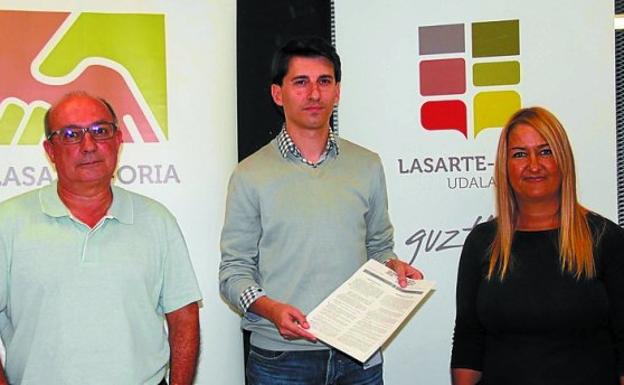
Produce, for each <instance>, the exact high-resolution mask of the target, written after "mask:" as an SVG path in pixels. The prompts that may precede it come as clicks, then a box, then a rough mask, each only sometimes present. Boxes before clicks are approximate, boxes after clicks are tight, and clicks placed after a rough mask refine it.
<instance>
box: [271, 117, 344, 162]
mask: <svg viewBox="0 0 624 385" xmlns="http://www.w3.org/2000/svg"><path fill="white" fill-rule="evenodd" d="M337 137H338V133H337V132H334V130H333V129H332V128H330V129H329V137H328V138H327V146H326V147H325V154H327V153H329V151H330V150H331V149H332V148H333V149H335V151H336V155H338V154H339V153H340V149H339V147H338V140H337ZM277 146H278V148H279V151H280V153H281V154H282V157H284V158H286V157H287V156H288V153H291V154H292V155H293V156H294V157H295V158H297V159H303V156H302V155H301V152H300V151H299V149H298V148H297V146H296V145H295V142H293V140H292V138H291V137H290V135H289V134H288V131H287V130H286V123H284V124H283V125H282V129H281V131H280V133H279V134H277Z"/></svg>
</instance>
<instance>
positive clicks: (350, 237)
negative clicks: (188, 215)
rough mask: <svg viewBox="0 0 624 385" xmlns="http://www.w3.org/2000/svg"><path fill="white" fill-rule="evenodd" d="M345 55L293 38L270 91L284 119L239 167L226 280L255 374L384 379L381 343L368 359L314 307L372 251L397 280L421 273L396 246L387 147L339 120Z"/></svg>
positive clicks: (303, 381) (226, 244)
mask: <svg viewBox="0 0 624 385" xmlns="http://www.w3.org/2000/svg"><path fill="white" fill-rule="evenodd" d="M340 71H341V70H340V58H339V57H338V54H337V53H336V51H335V49H334V48H333V47H332V46H331V45H329V44H327V43H326V42H325V41H324V40H322V39H318V38H305V39H297V40H291V41H290V42H288V43H287V44H286V45H285V46H284V47H282V48H281V49H280V50H279V51H278V52H277V53H276V54H275V57H274V58H273V66H272V76H273V78H272V85H271V95H272V97H273V101H274V102H275V104H277V105H278V106H279V107H281V109H283V112H284V117H285V123H284V126H283V128H282V130H281V132H280V133H279V134H278V135H277V137H276V138H275V139H273V140H272V141H271V142H270V143H269V144H267V145H266V146H264V147H263V148H261V149H260V150H259V151H257V152H256V153H255V154H253V155H251V156H250V157H248V158H247V159H245V160H243V161H242V162H241V163H240V164H239V165H238V167H237V168H236V170H234V173H233V174H232V177H231V179H230V184H229V188H228V197H227V209H226V215H225V224H224V226H223V232H222V236H221V258H222V259H221V265H220V269H219V280H220V288H221V293H222V295H223V297H224V298H225V299H226V300H227V301H228V302H229V303H230V304H231V305H232V306H235V307H236V308H238V309H239V310H240V311H241V313H243V314H244V317H243V328H244V329H246V330H250V331H251V351H250V353H249V360H248V367H247V379H248V381H249V383H250V384H253V385H259V384H273V383H280V384H298V385H307V384H309V385H317V384H323V383H331V384H361V385H365V384H366V385H373V384H375V385H376V384H382V383H383V378H382V365H380V364H381V356H380V354H376V355H374V356H373V357H372V358H371V359H370V360H369V362H367V363H365V364H364V365H362V364H360V363H358V362H357V361H355V360H353V359H351V358H350V357H348V356H346V355H344V354H342V353H340V352H338V351H336V350H334V349H331V348H330V347H328V346H327V345H324V344H323V343H321V342H319V341H317V340H316V338H315V337H314V335H312V334H311V333H310V332H309V331H308V330H307V329H308V328H309V325H308V322H307V321H306V317H305V314H307V313H308V312H309V311H310V310H312V309H313V308H314V307H315V306H316V305H318V304H319V303H320V302H321V301H322V300H323V299H324V298H325V297H326V296H327V295H329V294H330V293H331V292H332V291H333V290H335V289H336V288H337V287H338V286H340V284H341V283H343V282H344V281H345V280H346V279H347V278H348V277H349V276H350V275H351V274H353V273H354V272H355V271H356V270H357V269H358V268H359V267H360V266H361V265H362V264H363V263H365V262H366V261H367V260H368V259H369V258H374V259H376V260H378V261H380V262H383V263H386V265H387V266H389V267H390V268H392V269H393V270H395V271H396V272H397V274H398V277H399V284H400V285H401V286H405V285H406V281H405V280H406V277H410V278H422V274H421V273H420V272H419V271H418V270H416V269H414V268H413V267H411V266H410V265H409V264H406V263H404V262H402V261H400V260H399V259H397V257H396V255H395V254H394V252H393V251H392V248H393V246H394V243H393V239H392V238H393V229H392V225H391V223H390V220H389V218H388V204H387V194H386V185H385V178H384V173H383V167H382V165H381V161H380V159H379V156H378V155H377V154H375V153H373V152H371V151H369V150H367V149H365V148H362V147H360V146H358V145H356V144H354V143H351V142H349V141H347V140H345V139H342V138H339V137H338V135H337V133H335V132H333V131H332V129H331V127H330V119H331V114H332V111H333V108H334V106H335V105H337V104H338V100H339V97H340V75H341V72H340Z"/></svg>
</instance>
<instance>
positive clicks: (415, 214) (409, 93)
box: [334, 0, 617, 385]
mask: <svg viewBox="0 0 624 385" xmlns="http://www.w3.org/2000/svg"><path fill="white" fill-rule="evenodd" d="M334 6H335V30H336V46H337V48H338V52H339V53H340V55H341V58H342V64H343V77H342V85H341V86H342V88H341V99H340V109H339V129H340V134H341V135H342V136H344V137H346V138H348V139H352V140H354V141H355V142H357V143H360V144H362V145H364V146H366V147H368V148H371V149H373V150H375V151H377V152H378V153H379V154H380V156H381V158H382V160H383V162H384V167H385V172H386V177H387V184H388V191H389V205H390V215H391V219H392V220H393V223H394V226H395V241H396V251H397V253H398V254H399V256H400V257H401V258H402V259H404V260H405V261H407V262H411V263H412V264H413V265H414V266H417V267H419V268H420V269H422V270H423V271H424V273H425V277H426V278H427V279H430V280H434V281H437V291H436V292H435V293H434V294H433V295H432V296H431V298H430V299H429V301H428V302H427V303H425V304H424V306H423V307H422V308H421V309H420V310H419V311H418V312H417V313H416V314H415V315H414V316H413V317H412V319H411V321H410V322H408V323H407V324H406V325H405V327H404V328H403V330H402V331H401V332H400V333H398V334H397V335H395V337H394V339H393V340H392V342H391V343H390V344H389V346H388V348H387V349H386V351H385V353H386V367H385V378H386V382H387V383H388V384H392V385H400V384H405V385H407V384H447V383H449V381H450V379H449V369H448V368H449V358H450V350H451V336H452V329H453V324H454V317H455V309H454V306H455V281H456V275H457V263H458V260H459V255H460V252H461V247H462V244H463V242H464V239H465V238H466V235H467V234H468V232H469V231H470V230H471V229H472V228H473V227H474V226H475V225H476V224H478V223H481V222H483V221H486V220H488V218H491V216H492V215H493V214H494V209H493V207H494V205H493V189H494V181H493V178H492V175H493V174H492V171H493V163H494V159H495V156H494V153H495V148H496V144H497V141H498V136H499V133H500V128H501V126H503V125H504V124H505V121H506V120H507V119H508V118H509V116H510V114H511V113H512V112H514V111H515V110H517V109H518V108H520V107H528V106H534V105H541V106H544V107H546V108H548V109H549V110H551V111H552V112H553V113H555V115H556V116H558V117H559V119H560V120H561V121H562V123H563V125H564V127H566V129H567V132H568V134H569V137H570V140H571V142H572V146H573V149H574V154H575V157H576V166H577V174H578V187H579V190H580V199H581V201H582V203H584V204H585V205H586V206H587V207H589V208H590V209H592V210H595V211H597V212H599V213H601V214H602V215H604V216H606V217H608V218H611V219H616V214H617V211H616V153H615V100H614V33H613V2H612V1H607V0H599V1H591V2H589V1H583V0H573V1H568V2H557V1H543V0H527V1H522V2H517V1H499V0H473V1H461V0H445V1H411V0H397V1H392V2H388V1H382V0H370V1H367V2H362V1H357V0H339V1H335V2H334Z"/></svg>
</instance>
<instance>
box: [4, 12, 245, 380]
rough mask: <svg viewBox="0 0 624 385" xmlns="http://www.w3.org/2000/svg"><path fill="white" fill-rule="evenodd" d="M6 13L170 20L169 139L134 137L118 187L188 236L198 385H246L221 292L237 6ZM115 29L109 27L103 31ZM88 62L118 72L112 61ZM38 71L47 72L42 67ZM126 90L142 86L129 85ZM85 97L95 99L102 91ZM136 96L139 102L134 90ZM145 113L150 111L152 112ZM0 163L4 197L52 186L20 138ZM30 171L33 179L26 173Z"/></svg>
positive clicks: (37, 149)
mask: <svg viewBox="0 0 624 385" xmlns="http://www.w3.org/2000/svg"><path fill="white" fill-rule="evenodd" d="M1 7H2V10H7V9H13V10H29V11H55V12H58V11H70V12H75V14H72V17H77V16H79V14H77V13H79V12H81V11H83V12H94V13H104V14H108V13H113V14H116V13H141V14H159V15H164V18H165V39H166V65H167V78H166V82H167V83H166V84H167V88H166V91H167V95H168V97H167V103H166V108H167V112H168V128H169V129H168V131H169V135H168V138H165V137H164V135H163V134H162V132H161V131H162V130H161V129H159V128H158V127H157V126H156V125H154V124H152V128H153V129H154V130H155V131H156V132H157V135H158V137H159V141H158V142H157V143H144V142H143V141H142V140H140V139H137V136H136V135H134V137H135V139H136V140H135V143H126V144H124V147H123V149H122V156H121V159H120V167H121V168H120V169H121V174H120V176H119V178H118V180H117V184H119V185H120V186H122V187H125V188H128V189H130V190H133V191H136V192H139V193H143V194H145V195H148V196H150V197H153V198H155V199H157V200H159V201H161V202H163V203H164V204H165V205H167V207H169V209H170V210H171V211H172V212H173V213H174V214H175V215H176V217H177V218H178V221H179V223H180V226H181V227H182V230H183V232H184V235H185V237H186V240H187V243H188V246H189V249H190V253H191V257H192V261H193V265H194V267H195V272H196V274H197V276H198V279H199V282H200V286H201V290H202V294H203V297H204V300H203V307H202V309H201V328H202V346H201V357H200V364H199V372H198V376H197V380H196V384H201V385H209V384H241V383H242V382H243V371H242V360H241V357H242V348H241V344H242V343H241V338H240V329H239V318H238V317H237V316H236V315H235V314H234V313H233V312H231V311H230V310H229V309H228V308H227V307H226V306H225V305H224V304H223V302H222V301H221V300H220V298H219V294H218V287H217V286H218V285H217V268H218V261H219V259H220V253H219V234H220V231H221V226H222V222H223V211H224V205H225V191H226V185H227V180H228V178H229V174H230V172H231V170H232V169H233V167H234V165H235V164H236V161H237V155H236V93H235V84H236V73H235V63H236V61H235V17H236V12H235V11H236V10H235V2H234V1H230V0H212V1H200V0H182V1H175V2H172V1H164V0H163V1H155V0H147V1H130V0H117V1H105V0H90V1H88V2H85V1H71V0H45V1H44V0H40V1H35V0H4V1H2V6H1ZM109 27H110V26H107V25H101V26H100V30H106V28H109ZM32 28H33V30H36V28H37V27H36V26H32ZM126 37H129V36H126ZM6 38H15V39H24V37H23V36H15V35H13V36H3V37H2V39H6ZM61 38H62V36H61ZM26 40H28V39H24V41H26ZM0 44H4V43H0ZM90 59H91V60H93V62H94V63H96V64H100V65H103V66H105V67H110V68H114V69H115V68H117V69H118V67H117V65H116V64H115V63H114V62H110V61H107V60H103V59H102V58H97V57H96V58H90ZM31 70H32V71H33V73H38V72H39V69H38V68H31ZM61 75H64V74H61ZM1 76H2V75H1V74H0V77H1ZM4 80H5V79H3V80H0V84H3V81H4ZM52 80H54V79H52ZM67 81H68V80H67V79H65V78H63V77H61V78H60V79H57V81H56V83H58V84H60V85H63V84H65V83H66V82H67ZM126 85H127V86H128V87H129V88H130V89H133V88H135V89H136V88H137V87H135V85H133V84H132V81H131V80H128V79H126ZM87 91H91V92H93V93H96V94H97V91H94V90H87ZM135 91H136V90H135ZM148 91H153V90H148ZM0 92H2V91H0ZM9 96H10V95H9ZM133 96H134V98H135V99H140V98H141V96H140V94H137V93H136V92H135V94H134V95H133ZM3 99H4V100H3ZM41 99H42V100H41V101H40V102H41V103H43V104H44V105H45V103H50V102H52V101H50V100H46V98H45V97H42V98H41ZM3 102H4V104H5V105H4V106H3V105H2V104H0V116H1V113H2V111H3V108H6V104H7V95H4V97H2V98H0V103H3ZM46 106H47V105H46ZM118 112H119V111H118ZM143 112H145V113H146V114H149V111H146V108H145V106H143ZM133 118H136V117H133ZM126 119H127V118H126ZM152 123H153V122H152ZM22 124H25V123H22ZM5 125H6V124H5ZM1 127H4V126H2V122H1V121H0V131H1V130H2V128H1ZM4 128H6V127H4ZM22 129H23V127H21V128H20V130H22ZM0 159H1V161H0V199H5V198H7V197H9V196H12V195H16V194H18V193H20V192H23V191H27V190H30V189H33V188H35V187H36V186H37V185H38V184H39V182H41V183H45V182H46V179H49V178H46V175H48V174H46V171H42V169H43V167H50V166H49V164H48V163H47V160H46V159H45V156H44V152H43V149H42V148H41V146H40V145H20V144H18V139H14V140H13V141H12V142H11V144H10V145H0ZM29 167H32V170H31V169H29ZM11 170H13V171H11ZM29 170H30V171H29ZM42 173H43V174H44V177H43V178H41V174H42ZM30 174H32V175H35V177H34V178H29V177H27V176H26V175H30Z"/></svg>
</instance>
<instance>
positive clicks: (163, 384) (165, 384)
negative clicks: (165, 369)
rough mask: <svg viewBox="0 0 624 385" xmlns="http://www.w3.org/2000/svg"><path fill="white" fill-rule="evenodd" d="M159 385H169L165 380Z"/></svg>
mask: <svg viewBox="0 0 624 385" xmlns="http://www.w3.org/2000/svg"><path fill="white" fill-rule="evenodd" d="M158 385H167V381H165V379H164V378H163V380H162V381H160V384H158Z"/></svg>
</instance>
